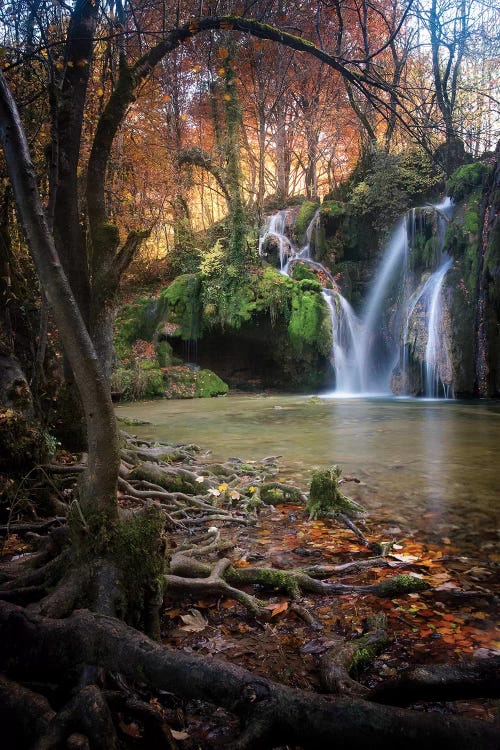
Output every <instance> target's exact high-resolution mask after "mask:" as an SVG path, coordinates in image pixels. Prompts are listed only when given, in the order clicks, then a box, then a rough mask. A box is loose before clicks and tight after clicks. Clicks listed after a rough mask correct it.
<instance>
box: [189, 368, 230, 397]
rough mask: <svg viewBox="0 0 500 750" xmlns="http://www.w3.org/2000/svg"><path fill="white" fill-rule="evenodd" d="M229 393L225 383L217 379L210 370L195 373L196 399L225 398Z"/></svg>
mask: <svg viewBox="0 0 500 750" xmlns="http://www.w3.org/2000/svg"><path fill="white" fill-rule="evenodd" d="M228 391H229V386H228V384H227V383H224V381H223V380H222V379H221V378H219V376H218V375H216V374H215V372H212V371H211V370H199V372H197V373H196V381H195V394H194V395H195V396H196V398H212V397H213V396H225V394H226V393H227V392H228Z"/></svg>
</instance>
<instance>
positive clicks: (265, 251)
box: [260, 235, 292, 269]
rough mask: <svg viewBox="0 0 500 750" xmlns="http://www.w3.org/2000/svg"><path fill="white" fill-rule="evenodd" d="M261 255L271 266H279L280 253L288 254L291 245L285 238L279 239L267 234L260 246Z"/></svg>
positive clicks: (290, 250)
mask: <svg viewBox="0 0 500 750" xmlns="http://www.w3.org/2000/svg"><path fill="white" fill-rule="evenodd" d="M260 252H261V255H262V257H263V259H264V260H265V261H267V262H268V263H269V264H270V265H271V266H273V268H278V269H280V268H281V258H282V255H283V254H285V255H286V256H290V254H291V252H292V245H291V242H290V241H289V240H287V239H286V238H282V239H279V238H278V237H275V236H273V235H268V236H267V237H266V238H265V239H264V242H263V243H262V247H261V250H260Z"/></svg>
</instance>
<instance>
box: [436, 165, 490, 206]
mask: <svg viewBox="0 0 500 750" xmlns="http://www.w3.org/2000/svg"><path fill="white" fill-rule="evenodd" d="M492 170H493V166H492V165H491V164H487V163H486V162H482V161H476V162H473V163H472V164H464V165H463V166H461V167H459V168H458V169H457V170H455V172H453V174H452V175H451V177H450V179H449V180H448V183H447V191H448V195H449V196H450V197H451V198H453V200H454V201H457V202H458V201H462V200H464V198H466V197H467V196H468V195H470V194H471V193H472V192H474V191H475V190H476V189H477V188H478V187H480V186H484V185H486V183H487V181H488V178H489V176H490V175H491V172H492Z"/></svg>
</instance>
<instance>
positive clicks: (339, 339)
mask: <svg viewBox="0 0 500 750" xmlns="http://www.w3.org/2000/svg"><path fill="white" fill-rule="evenodd" d="M323 299H324V300H325V302H326V304H327V305H328V309H329V310H330V318H331V321H332V337H333V346H332V356H331V362H332V366H333V368H334V370H335V392H336V393H339V394H340V393H342V394H344V395H349V394H352V393H356V392H359V391H360V390H361V388H362V384H361V380H360V373H361V372H362V350H361V348H360V345H359V341H360V333H361V323H360V320H359V318H358V317H357V315H356V313H355V312H354V310H353V309H352V307H351V305H350V304H349V302H348V301H347V300H346V298H345V297H343V296H342V295H341V294H340V292H335V291H332V290H330V289H325V290H324V291H323Z"/></svg>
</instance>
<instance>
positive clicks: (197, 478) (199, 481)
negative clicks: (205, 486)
mask: <svg viewBox="0 0 500 750" xmlns="http://www.w3.org/2000/svg"><path fill="white" fill-rule="evenodd" d="M194 481H195V482H198V484H201V483H202V482H204V481H205V477H196V479H195V480H194Z"/></svg>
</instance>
